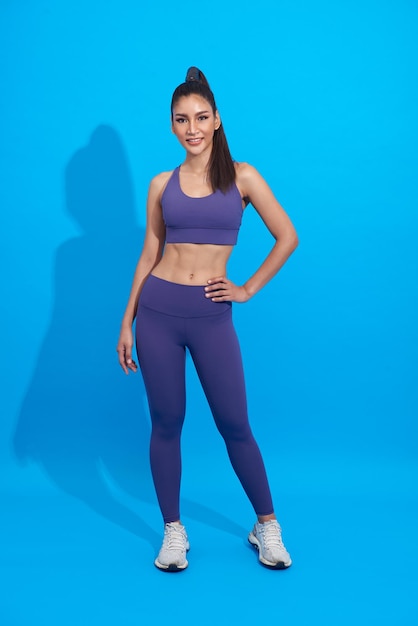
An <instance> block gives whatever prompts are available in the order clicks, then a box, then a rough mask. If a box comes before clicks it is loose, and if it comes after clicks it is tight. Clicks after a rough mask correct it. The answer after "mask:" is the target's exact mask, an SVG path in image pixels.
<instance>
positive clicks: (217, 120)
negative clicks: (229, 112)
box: [215, 111, 222, 130]
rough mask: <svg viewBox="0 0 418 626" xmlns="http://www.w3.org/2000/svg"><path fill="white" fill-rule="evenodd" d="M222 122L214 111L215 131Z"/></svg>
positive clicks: (217, 112)
mask: <svg viewBox="0 0 418 626" xmlns="http://www.w3.org/2000/svg"><path fill="white" fill-rule="evenodd" d="M221 124H222V122H221V117H220V115H219V111H216V113H215V130H218V128H220V126H221Z"/></svg>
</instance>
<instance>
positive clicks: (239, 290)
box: [205, 276, 249, 302]
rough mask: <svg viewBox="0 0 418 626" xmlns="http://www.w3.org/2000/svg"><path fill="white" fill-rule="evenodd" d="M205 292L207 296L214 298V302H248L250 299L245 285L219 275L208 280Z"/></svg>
mask: <svg viewBox="0 0 418 626" xmlns="http://www.w3.org/2000/svg"><path fill="white" fill-rule="evenodd" d="M205 292H206V294H205V295H206V297H207V298H210V299H211V300H213V302H224V301H232V302H246V301H247V300H248V299H249V296H248V293H247V291H246V290H245V288H244V287H238V285H235V283H233V282H232V281H231V280H228V278H226V277H225V276H218V277H217V278H211V279H210V280H208V285H207V286H206V287H205Z"/></svg>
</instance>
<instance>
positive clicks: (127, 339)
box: [116, 328, 138, 374]
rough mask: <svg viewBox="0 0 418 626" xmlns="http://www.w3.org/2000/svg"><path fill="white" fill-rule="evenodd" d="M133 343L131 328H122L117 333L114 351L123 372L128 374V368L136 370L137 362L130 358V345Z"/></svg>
mask: <svg viewBox="0 0 418 626" xmlns="http://www.w3.org/2000/svg"><path fill="white" fill-rule="evenodd" d="M133 345H134V340H133V333H132V328H122V330H121V331H120V335H119V341H118V345H117V347H116V352H117V353H118V357H119V364H120V366H121V368H122V369H123V371H124V372H125V374H129V370H131V371H132V372H136V370H137V369H138V366H137V364H136V363H135V361H134V360H133V359H132V347H133Z"/></svg>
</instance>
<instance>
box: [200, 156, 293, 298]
mask: <svg viewBox="0 0 418 626" xmlns="http://www.w3.org/2000/svg"><path fill="white" fill-rule="evenodd" d="M237 185H238V187H239V188H240V191H241V193H242V195H243V197H246V198H248V200H249V201H250V202H251V204H252V205H253V206H254V208H255V209H256V211H257V213H258V214H259V215H260V217H261V219H262V220H263V222H264V223H265V225H266V226H267V228H268V229H269V231H270V233H271V234H272V235H273V237H274V239H275V240H276V241H275V244H274V246H273V248H272V250H271V251H270V253H269V254H268V256H267V257H266V259H265V260H264V262H263V263H262V264H261V265H260V267H259V268H258V270H257V271H256V272H255V273H254V274H253V275H252V276H251V277H250V278H249V279H248V280H247V281H246V282H245V283H244V285H242V286H238V285H235V284H234V283H232V282H231V281H230V280H228V279H227V278H226V277H225V276H220V277H216V278H212V279H210V280H209V281H208V283H209V286H208V287H206V288H205V289H206V292H207V293H206V295H207V297H210V298H212V299H213V300H214V301H215V302H222V301H223V300H232V301H234V302H246V301H247V300H249V299H250V298H251V297H252V296H253V295H254V294H256V293H257V291H260V289H261V288H262V287H264V285H265V284H266V283H267V282H268V281H269V280H271V278H273V276H274V275H275V274H277V272H278V271H279V269H280V268H281V267H282V266H283V265H284V264H285V263H286V261H287V259H288V258H289V256H290V255H291V254H292V252H293V251H294V250H295V248H296V247H297V245H298V237H297V234H296V231H295V228H294V226H293V224H292V222H291V221H290V219H289V217H288V215H287V214H286V212H285V211H284V210H283V208H282V207H281V206H280V204H279V203H278V202H277V200H276V198H275V197H274V194H273V192H272V191H271V189H270V187H269V186H268V185H267V183H266V181H265V180H264V178H263V177H262V176H261V175H260V174H259V173H258V172H257V170H256V169H255V168H254V167H252V166H251V165H248V163H240V164H239V165H238V166H237Z"/></svg>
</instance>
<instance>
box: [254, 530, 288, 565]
mask: <svg viewBox="0 0 418 626" xmlns="http://www.w3.org/2000/svg"><path fill="white" fill-rule="evenodd" d="M248 541H249V542H250V543H251V545H253V546H254V547H255V548H256V549H257V550H258V558H259V560H260V562H261V563H262V564H263V565H266V566H267V567H270V568H272V569H285V568H286V567H290V565H292V559H291V558H290V554H289V553H288V551H287V550H286V548H285V547H284V545H283V541H282V529H281V528H280V524H279V522H278V521H277V520H275V519H272V520H269V521H268V522H264V523H262V524H261V523H260V522H256V524H255V525H254V528H253V530H252V531H251V532H250V534H249V535H248Z"/></svg>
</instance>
